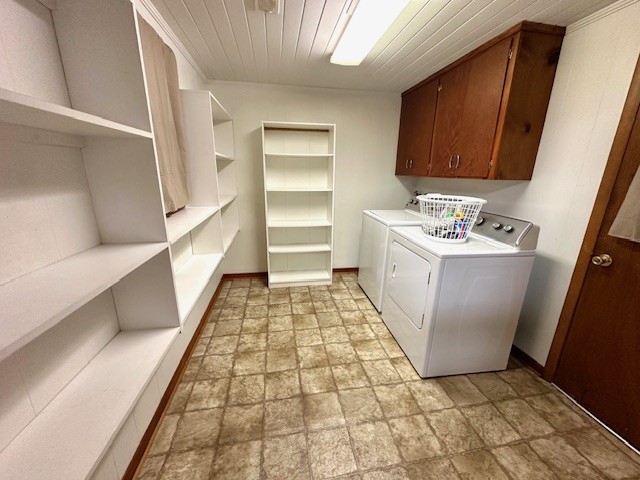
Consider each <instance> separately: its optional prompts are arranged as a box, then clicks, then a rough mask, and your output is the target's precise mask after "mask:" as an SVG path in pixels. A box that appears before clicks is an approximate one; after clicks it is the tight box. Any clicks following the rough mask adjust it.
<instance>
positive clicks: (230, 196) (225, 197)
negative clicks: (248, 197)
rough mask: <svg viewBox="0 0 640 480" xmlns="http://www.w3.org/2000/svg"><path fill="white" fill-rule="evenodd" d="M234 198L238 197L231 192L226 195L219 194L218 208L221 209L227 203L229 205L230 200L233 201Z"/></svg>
mask: <svg viewBox="0 0 640 480" xmlns="http://www.w3.org/2000/svg"><path fill="white" fill-rule="evenodd" d="M236 198H238V195H237V194H235V193H233V194H226V195H220V210H222V209H223V208H224V207H226V206H227V205H229V204H230V203H231V202H233V201H234V200H235V199H236Z"/></svg>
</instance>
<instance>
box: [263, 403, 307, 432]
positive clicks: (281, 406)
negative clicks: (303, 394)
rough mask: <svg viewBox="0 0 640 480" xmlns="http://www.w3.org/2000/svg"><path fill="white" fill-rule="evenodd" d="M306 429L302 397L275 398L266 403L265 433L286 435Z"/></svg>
mask: <svg viewBox="0 0 640 480" xmlns="http://www.w3.org/2000/svg"><path fill="white" fill-rule="evenodd" d="M303 429H304V417H303V414H302V399H301V398H300V397H293V398H288V399H285V400H273V401H271V402H266V403H265V405H264V433H265V435H285V434H290V433H297V432H300V431H302V430H303Z"/></svg>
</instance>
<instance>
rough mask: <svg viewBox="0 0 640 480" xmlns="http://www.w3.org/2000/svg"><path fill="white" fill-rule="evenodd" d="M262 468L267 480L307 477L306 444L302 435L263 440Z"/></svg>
mask: <svg viewBox="0 0 640 480" xmlns="http://www.w3.org/2000/svg"><path fill="white" fill-rule="evenodd" d="M262 443H263V452H262V455H263V458H264V462H263V468H264V472H265V475H266V478H267V479H274V480H283V479H285V478H287V479H288V478H291V479H306V478H310V476H309V463H308V462H309V460H308V455H307V442H306V440H305V436H304V434H303V433H296V434H293V435H287V436H285V437H275V438H265V439H264V441H263V442H262Z"/></svg>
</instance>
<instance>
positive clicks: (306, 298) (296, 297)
mask: <svg viewBox="0 0 640 480" xmlns="http://www.w3.org/2000/svg"><path fill="white" fill-rule="evenodd" d="M291 303H292V304H293V305H295V304H298V305H300V304H302V303H311V308H313V302H312V299H311V294H310V293H309V291H308V290H307V291H306V292H291ZM311 313H313V312H311Z"/></svg>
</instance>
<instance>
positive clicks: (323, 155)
mask: <svg viewBox="0 0 640 480" xmlns="http://www.w3.org/2000/svg"><path fill="white" fill-rule="evenodd" d="M265 155H266V156H267V157H301V158H304V157H309V158H327V157H333V153H283V152H279V153H276V152H266V153H265Z"/></svg>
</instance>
